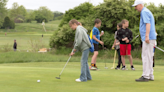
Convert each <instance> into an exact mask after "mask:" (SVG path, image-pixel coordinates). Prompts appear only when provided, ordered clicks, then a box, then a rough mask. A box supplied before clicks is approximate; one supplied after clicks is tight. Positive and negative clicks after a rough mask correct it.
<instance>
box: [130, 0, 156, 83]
mask: <svg viewBox="0 0 164 92" xmlns="http://www.w3.org/2000/svg"><path fill="white" fill-rule="evenodd" d="M132 6H133V7H135V9H136V10H137V11H139V12H140V29H139V30H140V35H141V39H142V63H143V74H142V76H141V77H140V78H139V79H136V81H137V82H144V81H145V82H146V81H149V80H151V81H154V75H153V71H154V70H153V67H152V66H153V46H154V44H155V41H156V31H155V20H154V16H153V14H152V12H151V11H150V10H149V9H147V8H146V7H144V4H143V1H141V0H136V1H135V2H134V4H133V5H132Z"/></svg>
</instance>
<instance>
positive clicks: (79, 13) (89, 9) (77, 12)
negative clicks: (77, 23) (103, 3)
mask: <svg viewBox="0 0 164 92" xmlns="http://www.w3.org/2000/svg"><path fill="white" fill-rule="evenodd" d="M93 7H94V6H93V5H92V4H90V3H88V2H85V3H83V4H80V5H79V6H77V7H75V8H74V9H70V10H68V11H66V12H65V14H64V16H63V19H62V21H61V23H60V25H59V27H62V26H63V25H65V24H68V22H69V21H70V20H71V19H77V20H80V19H84V18H85V17H87V16H90V15H91V14H93V12H94V11H93Z"/></svg>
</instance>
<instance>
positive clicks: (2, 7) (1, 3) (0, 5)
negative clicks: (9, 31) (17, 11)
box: [0, 0, 8, 28]
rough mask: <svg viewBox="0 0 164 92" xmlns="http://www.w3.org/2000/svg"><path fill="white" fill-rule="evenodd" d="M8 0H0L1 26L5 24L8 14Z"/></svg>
mask: <svg viewBox="0 0 164 92" xmlns="http://www.w3.org/2000/svg"><path fill="white" fill-rule="evenodd" d="M7 1H8V0H0V28H1V27H2V26H3V22H4V18H5V17H6V15H7V8H6V3H7Z"/></svg>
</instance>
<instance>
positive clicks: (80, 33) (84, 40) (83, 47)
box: [69, 19, 92, 82]
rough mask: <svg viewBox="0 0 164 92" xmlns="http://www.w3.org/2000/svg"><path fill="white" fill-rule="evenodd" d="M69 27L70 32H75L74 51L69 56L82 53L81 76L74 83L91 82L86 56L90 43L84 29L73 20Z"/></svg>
mask: <svg viewBox="0 0 164 92" xmlns="http://www.w3.org/2000/svg"><path fill="white" fill-rule="evenodd" d="M69 26H70V28H71V29H72V30H76V33H75V39H74V44H75V45H74V49H73V52H71V54H70V55H71V56H73V55H74V54H75V52H76V51H78V50H79V51H81V52H82V57H81V75H80V78H78V79H76V80H75V81H76V82H82V81H87V80H91V79H92V78H91V74H90V70H89V66H88V56H89V48H90V47H91V43H90V41H89V38H88V35H87V32H88V30H86V29H85V28H84V27H82V26H81V25H79V23H78V21H77V20H75V19H72V20H70V21H69Z"/></svg>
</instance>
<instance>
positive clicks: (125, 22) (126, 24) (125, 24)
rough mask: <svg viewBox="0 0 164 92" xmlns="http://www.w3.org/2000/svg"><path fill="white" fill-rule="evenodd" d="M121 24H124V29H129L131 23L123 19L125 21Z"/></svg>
mask: <svg viewBox="0 0 164 92" xmlns="http://www.w3.org/2000/svg"><path fill="white" fill-rule="evenodd" d="M121 23H122V27H123V28H128V27H129V21H128V20H126V19H123V20H122V21H121Z"/></svg>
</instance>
